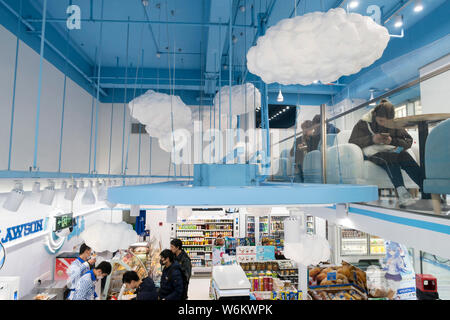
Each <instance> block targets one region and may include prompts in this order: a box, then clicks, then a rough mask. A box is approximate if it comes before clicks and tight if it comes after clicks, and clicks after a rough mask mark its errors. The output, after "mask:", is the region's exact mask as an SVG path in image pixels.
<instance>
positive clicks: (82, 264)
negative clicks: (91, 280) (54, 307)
mask: <svg viewBox="0 0 450 320" xmlns="http://www.w3.org/2000/svg"><path fill="white" fill-rule="evenodd" d="M91 253H92V249H91V248H90V247H88V246H87V245H86V244H85V243H83V244H82V245H81V246H80V255H79V257H78V258H77V259H75V261H74V262H72V264H71V265H70V266H69V268H68V269H67V274H68V275H69V279H68V280H67V289H68V290H69V293H68V296H67V300H72V297H73V292H74V290H75V288H76V285H77V283H78V281H79V280H80V278H81V276H83V275H84V274H85V273H87V272H88V271H89V270H90V269H91V265H94V264H95V261H96V260H95V258H91V259H90V256H91Z"/></svg>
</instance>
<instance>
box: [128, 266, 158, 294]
mask: <svg viewBox="0 0 450 320" xmlns="http://www.w3.org/2000/svg"><path fill="white" fill-rule="evenodd" d="M122 282H123V284H124V286H125V288H126V289H128V290H130V289H131V290H134V289H136V298H133V299H132V300H158V291H157V290H156V287H155V283H154V282H153V280H152V278H150V277H146V278H144V279H142V280H141V279H139V276H138V274H137V273H136V272H135V271H127V272H125V273H124V274H123V277H122Z"/></svg>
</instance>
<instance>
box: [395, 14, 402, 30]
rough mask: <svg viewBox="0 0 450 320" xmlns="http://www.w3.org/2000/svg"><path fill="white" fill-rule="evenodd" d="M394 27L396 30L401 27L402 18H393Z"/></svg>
mask: <svg viewBox="0 0 450 320" xmlns="http://www.w3.org/2000/svg"><path fill="white" fill-rule="evenodd" d="M394 27H396V28H400V27H403V16H397V17H396V18H395V22H394Z"/></svg>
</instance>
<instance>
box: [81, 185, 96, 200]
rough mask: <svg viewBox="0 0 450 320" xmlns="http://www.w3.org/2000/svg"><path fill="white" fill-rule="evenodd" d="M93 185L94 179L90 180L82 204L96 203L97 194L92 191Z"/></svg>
mask: <svg viewBox="0 0 450 320" xmlns="http://www.w3.org/2000/svg"><path fill="white" fill-rule="evenodd" d="M93 185H94V184H93V183H92V181H89V186H88V187H87V189H86V192H85V193H84V195H83V198H82V199H81V203H82V204H95V195H94V192H92V187H93Z"/></svg>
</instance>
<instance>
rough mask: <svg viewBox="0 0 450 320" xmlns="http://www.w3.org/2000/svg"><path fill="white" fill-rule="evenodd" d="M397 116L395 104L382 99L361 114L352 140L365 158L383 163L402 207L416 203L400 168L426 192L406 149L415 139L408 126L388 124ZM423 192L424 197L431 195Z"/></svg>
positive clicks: (417, 168)
mask: <svg viewBox="0 0 450 320" xmlns="http://www.w3.org/2000/svg"><path fill="white" fill-rule="evenodd" d="M394 118H395V108H394V106H393V105H392V103H390V102H389V101H388V100H387V99H383V100H381V101H380V104H378V105H377V106H376V107H375V109H373V110H372V111H370V112H369V113H367V114H366V115H364V116H363V117H362V119H361V120H360V121H358V123H357V124H356V125H355V127H354V128H353V131H352V134H351V136H350V139H349V141H348V142H349V143H353V144H356V145H358V146H359V147H360V148H361V149H362V150H363V153H364V158H365V159H368V160H369V161H371V162H373V163H375V164H376V165H378V166H380V167H382V168H383V169H384V170H385V171H386V172H387V174H388V176H389V178H390V179H391V181H392V184H393V185H394V187H395V188H396V190H397V193H398V196H399V205H400V207H405V206H408V205H412V204H414V203H415V201H414V199H413V198H412V196H411V194H410V193H409V191H408V190H407V189H406V188H405V183H404V181H403V176H402V173H401V170H400V169H403V170H405V171H406V173H407V174H408V175H409V176H410V177H411V179H412V180H413V181H414V182H415V183H416V184H417V185H418V186H419V188H420V191H421V192H423V180H424V177H423V174H422V172H421V170H420V167H419V165H418V164H417V162H416V161H415V160H414V158H412V157H411V155H410V154H409V153H408V152H407V149H409V148H411V145H412V143H413V139H412V137H411V136H410V135H409V134H408V132H407V131H406V130H405V129H395V128H388V127H389V126H390V125H389V122H390V121H391V120H392V119H394ZM429 196H430V195H429V194H424V195H423V197H424V199H426V198H429Z"/></svg>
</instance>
